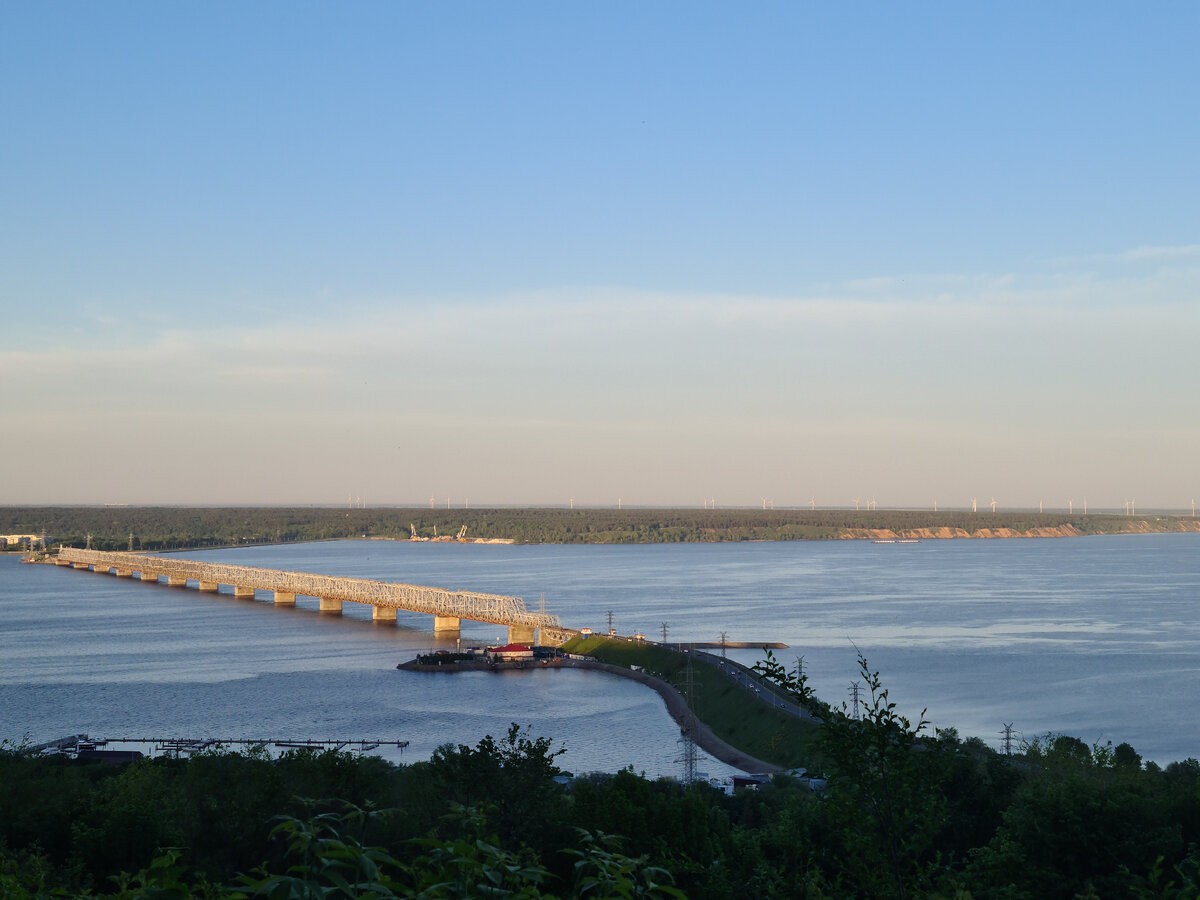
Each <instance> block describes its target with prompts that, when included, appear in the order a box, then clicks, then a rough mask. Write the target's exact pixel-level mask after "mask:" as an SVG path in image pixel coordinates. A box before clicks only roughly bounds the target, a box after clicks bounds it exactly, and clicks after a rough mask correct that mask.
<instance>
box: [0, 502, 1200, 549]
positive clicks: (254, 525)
mask: <svg viewBox="0 0 1200 900" xmlns="http://www.w3.org/2000/svg"><path fill="white" fill-rule="evenodd" d="M463 526H466V538H467V539H468V540H470V539H484V540H490V539H507V540H512V541H516V542H517V543H530V544H537V543H550V544H657V543H682V542H704V541H710V542H711V541H796V540H831V539H838V538H845V537H863V538H866V537H875V536H880V535H877V534H875V532H880V531H884V532H891V533H893V534H894V535H896V536H900V537H903V536H911V537H920V538H925V537H935V536H938V535H936V534H934V533H933V532H937V531H940V530H942V529H949V530H950V531H951V532H956V533H959V534H960V535H966V536H976V535H978V536H993V535H995V534H997V533H1002V534H1009V535H1014V536H1022V535H1030V536H1035V535H1049V534H1054V533H1061V534H1121V533H1129V532H1147V531H1195V530H1200V523H1198V522H1197V520H1196V519H1193V518H1191V517H1183V516H1123V515H1112V514H1092V515H1083V514H1081V513H1075V514H1067V513H1062V512H1057V513H1054V512H1048V513H1037V512H996V513H993V512H991V511H990V510H985V511H981V512H977V513H972V512H965V511H952V512H932V511H926V510H873V511H867V510H862V511H857V510H836V509H830V510H822V509H817V510H804V509H777V510H776V509H771V510H757V509H710V510H701V509H625V510H618V509H561V508H530V509H516V508H514V509H508V508H501V509H429V508H409V509H406V508H399V507H380V508H370V509H337V508H331V507H197V508H194V507H175V506H165V507H143V506H129V507H95V506H26V507H0V533H9V534H41V533H43V532H45V534H46V535H47V538H48V540H49V542H50V545H51V546H52V547H53V546H54V545H55V544H59V543H61V544H66V545H70V546H75V547H82V546H84V545H85V544H86V543H87V542H88V540H89V536H90V540H91V546H92V547H93V548H95V549H98V550H128V549H131V548H132V549H133V550H138V551H154V550H182V549H189V548H200V547H227V546H241V545H246V544H268V543H289V542H294V541H321V540H339V539H344V538H390V539H398V540H403V539H405V538H408V537H409V536H410V535H411V529H412V528H415V529H416V531H417V534H418V535H419V536H420V537H422V538H434V537H442V538H445V537H454V536H456V535H457V534H458V533H459V531H460V530H461V529H462V528H463ZM925 532H928V533H925ZM883 536H886V535H883ZM942 536H949V535H948V534H945V535H942Z"/></svg>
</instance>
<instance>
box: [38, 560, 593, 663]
mask: <svg viewBox="0 0 1200 900" xmlns="http://www.w3.org/2000/svg"><path fill="white" fill-rule="evenodd" d="M55 563H56V564H57V565H60V566H71V567H73V568H76V569H90V570H92V571H95V572H99V573H101V574H108V573H109V572H115V573H116V574H117V576H118V577H123V578H130V577H132V576H133V574H134V573H135V572H136V573H137V575H138V578H139V579H140V580H142V581H145V582H149V583H153V584H158V583H159V579H160V578H166V579H167V584H169V585H173V586H180V587H183V586H186V585H187V583H188V582H189V581H194V582H196V584H197V587H198V588H199V589H200V590H201V591H210V592H212V591H217V590H218V589H219V586H220V585H222V584H225V585H229V586H230V587H232V588H233V595H234V596H235V597H245V598H249V599H253V598H254V592H255V591H256V590H261V591H273V592H274V597H275V602H276V603H277V604H280V605H283V604H289V605H294V604H295V602H296V595H297V594H300V595H302V596H305V597H315V598H317V599H318V600H319V601H320V610H321V612H323V613H334V614H338V615H340V614H341V612H342V604H343V603H363V604H367V605H369V606H371V607H373V611H372V614H371V618H372V619H373V620H374V621H376V622H395V621H396V611H397V610H400V609H403V610H408V611H410V612H419V613H428V614H429V615H431V616H433V631H434V633H435V634H437V635H440V636H445V637H454V636H456V635H458V633H459V628H460V624H461V620H462V619H467V620H468V621H472V622H490V623H493V624H495V625H506V626H508V640H509V643H520V644H532V643H535V642H537V641H539V640H540V643H541V644H543V645H548V646H557V645H559V644H561V643H563V642H564V641H566V640H567V639H568V638H569V637H570V636H571V635H573V634H575V633H576V632H575V631H574V630H573V629H570V628H564V627H563V626H562V625H561V624H560V623H559V621H558V616H555V615H550V614H549V613H541V612H530V611H529V610H527V609H526V608H525V601H524V600H522V599H521V598H520V597H506V596H503V595H501V594H479V593H475V592H473V591H450V590H444V589H442V588H434V587H422V586H419V585H413V584H400V583H398V582H391V581H373V580H370V579H366V578H344V577H340V576H332V575H316V574H313V573H310V572H288V571H284V570H282V569H260V568H256V567H253V566H230V565H225V564H223V563H204V562H196V561H195V560H190V559H178V558H175V557H168V556H143V555H139V554H134V553H120V552H108V551H103V550H79V549H75V548H73V547H64V548H62V549H61V550H59V552H58V556H57V558H56V559H55Z"/></svg>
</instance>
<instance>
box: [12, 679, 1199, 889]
mask: <svg viewBox="0 0 1200 900" xmlns="http://www.w3.org/2000/svg"><path fill="white" fill-rule="evenodd" d="M767 668H768V669H769V668H770V667H769V666H767ZM776 674H777V675H779V676H782V677H783V678H784V680H785V681H786V673H781V672H777V673H776ZM863 676H864V679H865V683H866V685H867V687H868V689H869V691H868V696H867V698H866V699H865V702H864V704H863V707H862V709H861V711H860V715H859V717H858V718H855V717H853V716H847V715H841V714H839V713H838V711H834V710H829V709H828V708H827V707H824V708H823V709H824V711H825V713H826V715H825V721H824V723H823V724H822V725H821V732H820V734H819V735H818V736H817V738H816V742H815V744H814V746H813V747H812V751H811V752H812V756H813V759H814V760H816V761H819V762H813V765H814V766H816V765H819V766H820V771H821V773H822V774H824V775H826V776H827V777H828V786H827V789H826V790H825V791H824V792H823V793H817V792H814V791H812V790H810V789H809V787H808V786H807V785H806V784H805V783H804V782H801V781H799V780H797V779H795V778H792V777H790V776H786V775H777V776H774V778H773V780H772V781H771V782H770V783H767V784H764V785H762V786H761V787H760V788H758V789H754V790H751V789H742V790H738V791H736V792H735V793H734V794H733V795H732V796H726V795H725V794H724V793H723V792H721V791H719V790H716V789H714V788H713V787H711V786H710V785H708V784H706V783H697V784H693V785H690V786H684V785H681V784H678V783H675V782H673V781H666V780H660V781H651V780H647V779H645V778H642V777H640V776H638V775H637V774H635V773H633V772H629V771H625V772H620V773H617V774H616V775H595V776H589V775H585V774H583V773H576V777H573V778H570V779H565V778H564V779H556V777H555V776H556V775H557V774H559V771H560V768H562V769H569V768H570V738H569V736H567V737H566V739H565V741H564V742H563V743H564V744H565V748H566V752H565V753H561V755H560V750H561V749H562V748H561V747H560V746H559V744H558V743H556V742H553V741H550V740H548V739H544V738H539V739H530V738H529V737H528V736H527V735H526V734H523V733H522V732H521V731H519V730H518V729H517V728H516V726H514V727H513V729H512V730H510V732H509V733H508V735H506V736H505V737H502V738H501V739H499V740H493V739H492V738H485V739H484V740H483V741H480V742H479V744H477V745H476V746H474V747H469V746H464V745H458V746H452V745H446V746H444V747H442V748H440V749H439V750H437V751H436V752H435V753H434V755H433V757H432V758H431V759H430V760H428V761H423V762H416V763H412V764H410V765H402V766H392V765H390V764H388V763H385V762H384V761H382V760H380V759H378V758H373V757H369V756H367V757H359V756H351V755H349V754H344V753H335V752H325V753H315V752H310V751H302V752H294V753H291V754H289V755H288V756H286V757H284V758H282V759H280V760H270V759H268V758H266V757H265V756H264V755H256V754H253V753H251V754H246V755H239V754H226V753H210V754H205V755H200V756H197V757H195V758H193V759H191V760H174V759H154V760H151V759H146V760H140V761H137V762H134V763H130V764H126V765H122V766H115V765H109V764H107V763H102V762H84V761H72V760H69V759H66V758H62V757H39V756H36V755H34V754H32V753H29V752H27V751H24V750H21V749H17V748H12V747H5V748H3V750H0V809H2V810H3V811H4V815H3V816H0V896H4V897H6V898H16V900H28V898H35V897H36V898H42V897H51V896H55V897H99V896H103V895H112V896H117V897H120V898H123V900H124V898H134V897H144V898H151V897H155V898H166V897H170V898H177V900H185V898H190V897H197V898H199V897H206V898H232V897H250V896H262V897H317V896H321V897H330V898H342V897H377V898H386V897H418V896H419V897H426V898H440V897H483V896H493V897H502V896H514V897H527V898H533V897H588V898H596V897H634V896H647V897H672V896H674V897H677V896H687V897H693V898H722V900H724V898H729V900H734V898H737V900H741V898H745V897H810V898H818V897H836V898H852V897H880V898H882V897H914V898H916V897H923V898H933V897H941V898H951V897H954V898H965V897H974V898H980V900H982V898H994V900H1018V898H1030V900H1033V898H1062V900H1068V898H1075V897H1118V896H1119V897H1141V898H1145V897H1164V898H1168V897H1169V898H1185V897H1187V898H1195V897H1197V896H1198V891H1200V877H1198V875H1200V855H1198V854H1197V851H1196V849H1195V847H1196V844H1197V843H1200V763H1198V762H1197V761H1196V760H1186V761H1183V762H1178V763H1173V764H1171V765H1169V766H1167V767H1166V768H1165V769H1164V768H1160V767H1158V766H1156V765H1154V764H1153V763H1149V764H1146V765H1143V764H1142V762H1141V760H1140V758H1139V757H1138V754H1137V753H1136V751H1135V750H1134V749H1133V748H1132V747H1129V746H1128V745H1121V746H1119V747H1117V748H1112V747H1110V746H1095V747H1088V746H1086V745H1084V744H1083V743H1082V742H1080V741H1079V740H1077V739H1075V738H1072V737H1067V736H1056V735H1052V736H1047V737H1045V738H1043V739H1041V740H1038V741H1034V742H1033V743H1032V744H1030V745H1027V746H1023V747H1021V748H1020V751H1019V752H1018V753H1016V754H1014V755H1012V756H1004V755H1001V754H998V753H995V752H993V751H991V750H989V749H988V748H987V747H986V746H985V745H984V744H983V742H981V741H979V740H978V739H968V740H966V741H960V740H959V739H958V737H957V735H956V734H954V732H953V731H952V730H951V731H942V732H939V733H938V734H936V735H930V734H928V733H927V731H926V728H925V726H924V723H920V722H918V723H910V722H909V721H907V720H905V719H904V718H903V717H901V716H898V715H896V713H895V711H894V708H893V706H892V705H891V703H890V701H889V700H888V696H887V692H886V689H885V688H884V687H883V686H882V684H881V683H880V680H879V677H878V675H877V674H875V673H872V672H870V671H869V670H868V669H867V667H866V665H865V661H864V665H863ZM793 685H794V686H795V682H793ZM798 687H799V688H800V689H801V690H802V689H803V688H804V685H803V684H800V685H798ZM306 798H307V799H306ZM280 817H283V818H280ZM122 873H126V874H124V875H123V874H122Z"/></svg>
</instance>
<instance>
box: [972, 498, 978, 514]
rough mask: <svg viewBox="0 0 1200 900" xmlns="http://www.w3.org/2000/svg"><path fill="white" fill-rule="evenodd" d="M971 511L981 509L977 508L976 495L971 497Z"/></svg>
mask: <svg viewBox="0 0 1200 900" xmlns="http://www.w3.org/2000/svg"><path fill="white" fill-rule="evenodd" d="M971 512H979V510H978V509H976V508H975V498H974V497H972V498H971Z"/></svg>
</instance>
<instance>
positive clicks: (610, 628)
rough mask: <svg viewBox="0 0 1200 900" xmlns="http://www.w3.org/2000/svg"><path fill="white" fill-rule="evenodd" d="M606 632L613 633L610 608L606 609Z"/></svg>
mask: <svg viewBox="0 0 1200 900" xmlns="http://www.w3.org/2000/svg"><path fill="white" fill-rule="evenodd" d="M608 633H609V634H613V633H614V632H613V624H612V610H611V609H610V610H609V611H608Z"/></svg>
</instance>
